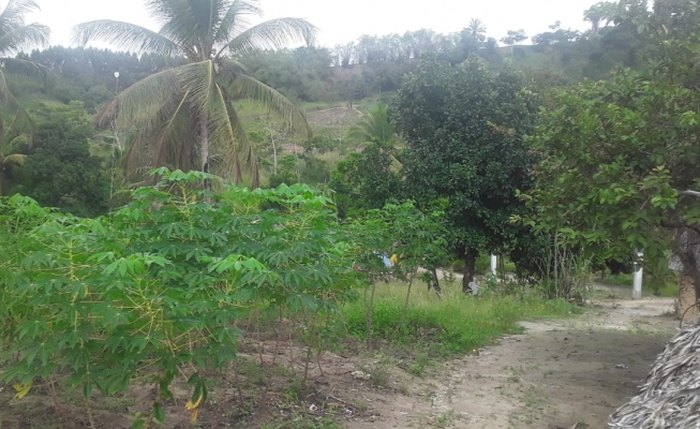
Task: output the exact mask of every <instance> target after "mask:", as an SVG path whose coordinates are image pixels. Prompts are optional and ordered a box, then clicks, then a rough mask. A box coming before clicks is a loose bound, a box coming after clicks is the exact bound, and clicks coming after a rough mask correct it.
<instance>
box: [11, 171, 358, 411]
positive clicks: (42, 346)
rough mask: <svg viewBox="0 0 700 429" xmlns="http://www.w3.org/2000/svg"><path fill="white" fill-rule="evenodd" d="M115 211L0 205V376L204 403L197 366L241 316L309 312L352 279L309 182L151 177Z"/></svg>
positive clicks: (327, 212) (334, 298) (225, 347)
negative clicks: (140, 386) (184, 388)
mask: <svg viewBox="0 0 700 429" xmlns="http://www.w3.org/2000/svg"><path fill="white" fill-rule="evenodd" d="M157 174H158V175H159V176H160V177H161V178H162V181H161V182H160V184H159V185H158V186H154V187H145V188H140V189H138V190H136V191H134V192H133V195H132V201H131V202H130V203H129V204H128V205H127V206H125V207H124V208H122V209H120V210H118V211H116V212H114V213H112V214H110V215H108V216H105V217H101V218H97V219H81V218H77V217H73V216H71V215H66V214H63V213H59V212H54V211H50V210H47V209H44V208H41V207H39V206H38V205H37V204H36V203H35V202H34V201H33V200H31V199H28V198H25V197H20V196H15V197H12V198H9V199H0V231H2V232H0V245H2V247H3V248H4V249H6V250H7V252H6V253H5V255H4V257H3V258H2V260H0V293H1V294H2V296H3V300H2V302H1V303H0V337H1V338H2V343H1V354H0V365H2V367H3V368H4V371H3V372H2V374H1V377H2V379H3V380H5V381H8V382H16V383H22V384H25V385H31V384H32V383H33V382H34V381H35V380H36V379H37V378H38V377H41V378H43V379H49V380H53V381H55V380H58V379H60V380H65V381H66V382H67V383H68V384H69V385H71V386H76V387H82V389H83V392H84V394H85V395H86V396H90V394H91V392H92V390H93V389H95V388H96V389H99V390H100V391H102V392H104V393H105V394H109V395H111V394H115V393H118V392H123V391H125V390H126V389H127V387H128V386H129V384H130V383H132V382H133V380H134V379H137V378H138V380H139V382H141V383H143V382H146V383H153V384H154V385H155V386H156V387H157V390H158V391H159V395H158V397H157V398H156V399H155V404H154V416H155V417H156V418H157V419H159V420H160V419H162V417H163V416H162V407H161V401H163V400H165V399H167V398H170V397H171V396H172V395H171V393H170V391H169V385H170V384H171V382H172V381H173V379H174V378H175V377H176V376H179V375H183V376H186V377H187V378H189V381H190V384H192V385H193V389H194V394H193V399H192V401H191V403H190V404H188V405H189V409H190V411H192V412H193V414H195V415H196V411H197V408H198V406H199V404H200V403H201V402H202V400H204V399H206V380H205V379H204V378H203V376H202V374H204V372H203V370H205V369H207V368H214V369H218V368H221V367H222V366H223V365H224V364H225V363H227V362H230V361H231V360H233V359H234V358H235V356H236V345H237V340H238V338H239V337H240V336H241V335H242V334H243V333H242V332H241V331H240V330H239V329H237V328H236V324H237V321H239V320H240V319H241V318H242V317H244V316H245V315H247V314H248V312H249V311H250V310H251V309H254V308H256V307H260V306H280V307H284V308H288V309H292V310H302V309H303V310H305V311H320V310H322V309H324V308H332V307H333V306H334V305H335V303H337V302H339V301H343V300H345V299H346V298H347V297H348V296H350V293H351V287H352V286H353V285H355V284H356V282H357V281H358V274H357V273H356V272H354V271H353V270H352V262H351V261H352V259H351V257H350V254H349V251H348V249H349V246H347V245H345V244H344V243H345V242H344V238H343V237H344V236H343V234H341V233H340V232H339V229H338V228H337V224H336V223H335V212H334V211H333V209H332V206H330V204H329V201H328V200H327V199H326V198H325V197H322V196H319V195H317V194H316V193H315V192H313V191H312V190H310V189H309V188H308V187H305V186H302V185H295V186H293V187H287V186H281V187H279V188H277V189H274V190H256V191H250V190H247V189H241V188H235V187H225V188H224V189H223V191H221V192H220V193H211V192H209V191H207V190H203V189H202V186H201V183H203V182H204V181H209V180H215V178H214V177H213V176H209V175H206V174H204V173H197V172H192V173H183V172H181V171H174V172H170V171H168V170H166V169H160V170H158V171H157Z"/></svg>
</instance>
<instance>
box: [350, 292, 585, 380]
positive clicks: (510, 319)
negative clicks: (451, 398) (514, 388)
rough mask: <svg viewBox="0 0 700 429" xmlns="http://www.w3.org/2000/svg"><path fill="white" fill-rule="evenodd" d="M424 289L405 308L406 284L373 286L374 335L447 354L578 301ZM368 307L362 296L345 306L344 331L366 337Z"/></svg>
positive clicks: (487, 340) (568, 308) (472, 346)
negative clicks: (360, 298) (465, 294)
mask: <svg viewBox="0 0 700 429" xmlns="http://www.w3.org/2000/svg"><path fill="white" fill-rule="evenodd" d="M422 289H423V290H421V291H420V292H416V293H415V294H414V295H413V297H412V299H411V301H410V305H409V306H408V308H407V309H405V310H404V303H403V300H402V298H403V297H404V296H405V290H406V285H404V284H401V283H390V284H386V285H385V284H382V285H381V286H378V287H377V296H376V298H375V303H374V308H373V317H372V321H373V322H372V324H373V326H372V331H373V335H374V337H375V339H380V340H383V341H386V342H389V343H391V344H394V345H401V346H409V345H410V346H411V347H412V348H414V350H416V352H417V354H416V355H417V356H420V354H421V353H424V351H425V350H430V354H431V355H442V356H448V355H452V354H458V353H465V352H470V351H472V350H474V349H476V348H478V347H482V346H484V345H486V344H488V343H490V342H491V341H492V340H493V339H494V338H496V337H499V336H501V335H503V334H508V333H515V332H518V331H519V330H520V328H519V327H518V325H517V323H516V322H518V321H519V320H523V319H528V318H534V317H551V316H564V315H568V314H571V313H572V312H575V311H576V307H574V306H573V305H571V304H569V303H567V302H565V301H563V300H545V299H542V298H537V297H534V296H530V297H522V298H521V297H513V296H491V297H485V298H473V297H468V296H464V295H463V294H462V293H461V292H459V288H458V287H457V286H455V285H452V286H450V287H449V288H446V289H445V292H444V293H443V294H442V296H441V297H438V296H436V295H435V294H433V293H430V292H427V291H426V290H425V288H422ZM366 312H367V308H366V306H365V303H364V302H362V301H358V302H354V303H350V304H347V305H345V306H344V307H343V309H342V313H343V315H344V318H345V327H344V328H345V331H346V332H347V334H349V335H350V336H353V337H355V338H357V339H362V340H365V339H366V338H367V324H366V318H365V315H366ZM418 345H422V346H423V347H417V348H416V346H418ZM424 360H425V359H423V360H421V362H423V361H424ZM423 369H424V365H422V364H421V365H418V366H416V367H415V368H414V370H412V371H411V372H418V373H421V372H422V371H423Z"/></svg>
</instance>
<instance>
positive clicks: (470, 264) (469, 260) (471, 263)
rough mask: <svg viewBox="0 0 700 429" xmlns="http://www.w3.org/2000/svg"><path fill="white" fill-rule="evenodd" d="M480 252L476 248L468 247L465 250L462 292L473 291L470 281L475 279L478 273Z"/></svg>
mask: <svg viewBox="0 0 700 429" xmlns="http://www.w3.org/2000/svg"><path fill="white" fill-rule="evenodd" d="M477 255H478V252H477V251H476V250H475V249H471V248H467V249H466V250H465V251H464V277H463V278H462V292H464V293H465V294H469V293H471V292H472V290H471V288H470V287H469V283H471V282H473V281H474V276H475V275H476V257H477Z"/></svg>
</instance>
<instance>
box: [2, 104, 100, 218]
mask: <svg viewBox="0 0 700 429" xmlns="http://www.w3.org/2000/svg"><path fill="white" fill-rule="evenodd" d="M35 116H36V122H37V129H36V134H35V138H34V143H33V145H32V147H31V148H29V150H27V154H26V162H24V164H23V167H22V168H21V169H19V171H18V173H17V176H18V177H17V178H16V180H15V181H14V186H13V187H12V189H11V191H12V192H13V193H15V192H16V193H21V194H23V195H26V196H30V197H32V198H34V199H36V200H37V201H39V202H40V203H41V204H42V205H45V206H49V207H58V208H61V209H63V210H65V211H68V212H71V213H73V214H75V215H78V216H95V215H98V214H102V213H104V212H106V210H107V203H108V196H109V195H108V194H109V173H108V170H107V169H106V168H104V166H103V162H102V159H101V158H98V157H97V156H94V155H92V154H91V153H90V142H89V140H90V139H91V138H92V137H93V136H94V135H95V129H94V127H93V125H92V121H91V119H90V117H89V116H88V115H87V114H86V113H85V107H84V106H83V105H82V103H80V102H73V103H71V104H70V105H69V106H65V107H57V108H47V107H44V108H42V109H40V110H39V111H38V112H36V113H35Z"/></svg>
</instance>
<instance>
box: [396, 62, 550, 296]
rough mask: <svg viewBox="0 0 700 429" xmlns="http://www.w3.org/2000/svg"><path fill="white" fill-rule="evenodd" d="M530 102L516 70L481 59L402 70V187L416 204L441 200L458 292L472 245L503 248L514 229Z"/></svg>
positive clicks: (524, 174)
mask: <svg viewBox="0 0 700 429" xmlns="http://www.w3.org/2000/svg"><path fill="white" fill-rule="evenodd" d="M535 113H536V103H535V99H534V97H533V94H532V93H530V92H529V91H528V90H527V89H525V88H524V87H523V84H522V80H521V78H520V76H519V75H517V74H515V73H512V72H511V71H509V70H504V71H502V72H500V73H498V74H496V73H492V72H491V71H490V70H489V69H488V68H487V67H486V66H485V65H484V63H483V62H482V61H479V60H478V59H470V60H468V61H466V62H465V63H463V64H461V65H459V66H452V65H450V64H448V63H444V62H441V61H439V60H434V59H433V60H429V59H428V60H424V61H422V62H421V64H420V65H419V67H418V69H417V70H416V72H415V73H413V74H411V75H410V76H409V77H407V79H406V82H405V83H404V85H403V86H402V88H401V90H400V91H399V93H398V95H397V97H396V100H395V103H394V104H393V117H394V120H395V125H396V127H397V130H398V131H399V134H400V135H401V137H402V138H403V139H404V140H405V144H406V148H407V150H406V151H405V153H404V154H403V156H402V161H403V169H404V176H405V178H406V188H407V189H408V190H410V191H408V194H409V195H410V197H411V198H414V199H415V200H416V201H417V202H418V203H419V205H424V204H432V203H433V202H435V201H437V200H440V199H445V200H446V201H447V207H446V208H445V212H446V217H447V221H448V225H449V227H448V229H449V231H450V238H449V245H450V248H451V250H452V251H453V252H454V253H455V254H456V255H458V256H460V257H463V258H464V260H465V285H464V286H465V291H466V287H467V284H468V282H470V281H472V279H473V276H474V263H475V260H476V257H477V256H478V254H479V252H483V251H490V252H497V251H499V250H501V251H504V253H505V251H508V250H510V249H509V248H510V246H512V245H513V243H514V241H515V240H516V238H517V235H518V233H519V230H518V229H517V228H516V227H514V226H512V225H510V223H509V219H510V217H511V216H512V215H513V214H514V213H516V212H517V211H518V210H521V207H522V204H521V203H520V202H519V201H518V200H517V198H516V190H518V189H526V188H527V187H528V186H529V182H530V178H529V168H530V165H531V162H532V158H531V156H530V153H529V152H528V150H527V147H526V146H525V145H524V144H523V137H524V135H526V134H527V133H528V132H529V131H530V130H531V129H532V127H533V125H534V119H535Z"/></svg>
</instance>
